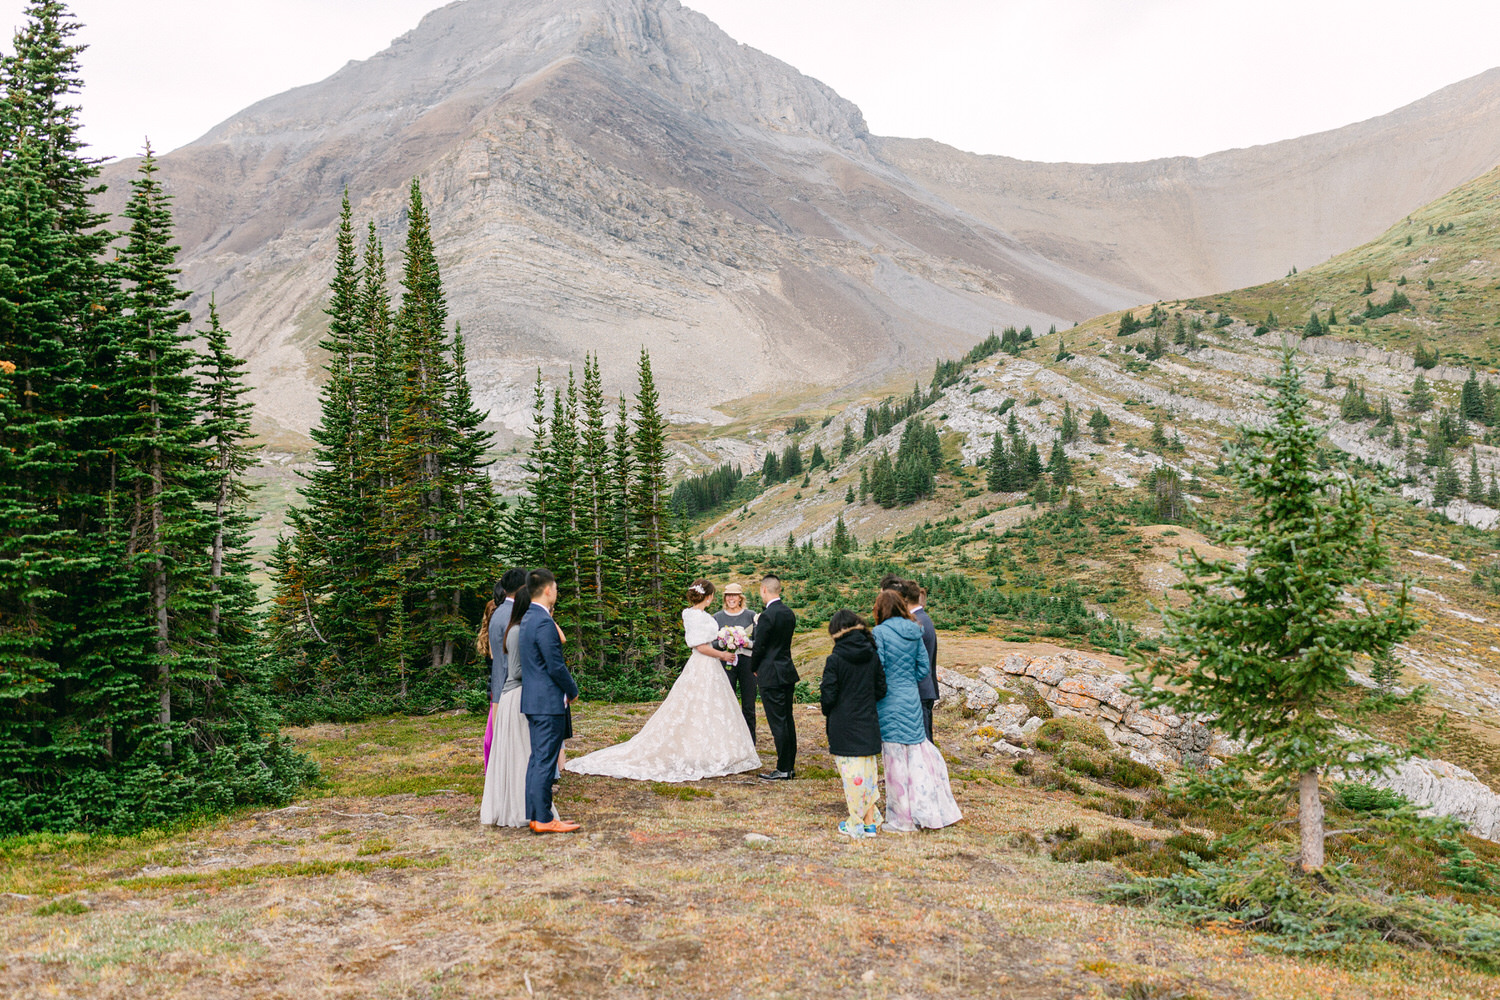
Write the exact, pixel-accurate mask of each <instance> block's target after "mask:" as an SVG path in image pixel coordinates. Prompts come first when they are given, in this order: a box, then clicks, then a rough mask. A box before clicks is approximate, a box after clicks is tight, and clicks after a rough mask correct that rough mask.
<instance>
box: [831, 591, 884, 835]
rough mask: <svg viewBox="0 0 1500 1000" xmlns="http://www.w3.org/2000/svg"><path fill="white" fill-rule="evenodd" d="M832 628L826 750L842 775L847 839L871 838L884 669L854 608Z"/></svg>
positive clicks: (842, 829)
mask: <svg viewBox="0 0 1500 1000" xmlns="http://www.w3.org/2000/svg"><path fill="white" fill-rule="evenodd" d="M828 631H829V633H830V634H831V635H832V636H833V652H831V653H829V654H828V659H827V661H826V662H825V663H824V665H823V683H822V699H821V700H822V705H823V714H824V715H825V716H826V717H827V720H828V752H829V753H831V754H833V759H834V762H835V763H836V764H837V765H838V768H839V775H840V776H841V777H842V778H843V779H844V799H845V801H846V802H848V804H849V818H848V819H846V820H844V821H842V822H841V823H839V827H838V829H839V833H842V834H843V835H844V836H846V837H854V838H860V837H873V836H875V833H876V831H877V830H878V829H879V827H880V810H879V809H878V808H877V806H876V803H877V802H878V801H879V799H880V785H879V766H880V750H881V746H880V718H879V716H878V715H877V714H876V712H875V703H876V702H878V701H879V700H880V699H881V698H884V697H885V671H884V670H883V669H881V666H880V657H879V655H878V654H877V653H876V651H875V640H874V639H872V638H870V629H869V627H868V626H867V625H865V623H864V622H863V621H861V620H860V617H859V616H858V615H856V614H855V613H854V612H853V611H849V610H847V609H846V610H843V611H838V612H835V613H834V616H833V617H832V618H831V619H829V622H828Z"/></svg>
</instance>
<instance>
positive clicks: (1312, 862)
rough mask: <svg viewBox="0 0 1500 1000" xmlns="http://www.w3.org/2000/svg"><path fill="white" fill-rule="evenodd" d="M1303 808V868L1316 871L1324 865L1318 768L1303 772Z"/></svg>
mask: <svg viewBox="0 0 1500 1000" xmlns="http://www.w3.org/2000/svg"><path fill="white" fill-rule="evenodd" d="M1298 793H1299V797H1300V799H1301V808H1300V809H1299V810H1298V819H1299V821H1300V823H1301V827H1302V830H1301V832H1302V853H1301V862H1302V870H1303V871H1305V872H1315V871H1317V870H1318V869H1320V868H1322V867H1323V799H1322V797H1321V796H1319V794H1318V769H1317V768H1315V767H1314V768H1309V769H1308V770H1306V771H1303V772H1302V780H1301V782H1300V783H1299V785H1298Z"/></svg>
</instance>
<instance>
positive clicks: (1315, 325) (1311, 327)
mask: <svg viewBox="0 0 1500 1000" xmlns="http://www.w3.org/2000/svg"><path fill="white" fill-rule="evenodd" d="M1323 333H1324V330H1323V324H1322V322H1320V321H1319V319H1318V311H1317V310H1316V309H1314V310H1313V311H1312V315H1310V316H1308V317H1307V323H1306V325H1305V326H1303V327H1302V336H1304V337H1321V336H1323Z"/></svg>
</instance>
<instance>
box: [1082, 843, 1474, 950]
mask: <svg viewBox="0 0 1500 1000" xmlns="http://www.w3.org/2000/svg"><path fill="white" fill-rule="evenodd" d="M1186 860H1187V861H1188V864H1189V870H1188V871H1186V872H1179V873H1176V874H1173V875H1169V876H1165V877H1147V878H1140V879H1136V880H1134V881H1131V882H1126V883H1121V884H1117V885H1112V886H1110V887H1109V888H1108V889H1107V890H1105V894H1104V895H1105V898H1106V899H1109V900H1112V901H1114V902H1119V903H1127V904H1134V905H1149V906H1154V907H1157V908H1158V909H1161V910H1163V911H1165V912H1166V913H1168V914H1170V915H1172V916H1174V917H1176V918H1178V919H1180V920H1183V921H1185V922H1187V923H1190V924H1194V925H1203V924H1228V925H1233V926H1239V927H1243V928H1245V929H1246V930H1249V931H1250V932H1252V933H1254V934H1256V936H1257V941H1258V943H1260V944H1262V945H1263V946H1266V947H1270V948H1274V949H1277V950H1280V951H1286V952H1292V953H1320V952H1340V953H1342V954H1344V955H1347V954H1348V953H1349V952H1350V951H1352V950H1357V949H1360V948H1362V947H1365V946H1368V945H1371V944H1375V943H1377V942H1381V941H1389V942H1395V943H1400V944H1405V945H1408V946H1414V947H1419V948H1427V949H1431V950H1433V951H1437V952H1439V953H1441V954H1443V955H1446V956H1449V957H1451V958H1458V959H1463V960H1467V961H1468V962H1470V963H1471V964H1473V965H1474V966H1476V967H1478V968H1480V969H1483V970H1485V971H1495V970H1497V969H1500V959H1497V955H1500V917H1497V916H1496V915H1495V914H1493V913H1490V912H1487V911H1485V910H1483V909H1480V908H1477V907H1473V906H1468V905H1464V904H1460V903H1450V902H1444V901H1440V900H1437V899H1433V898H1432V897H1430V896H1425V895H1422V894H1420V893H1412V892H1399V891H1398V892H1387V891H1385V890H1384V889H1382V888H1380V887H1378V886H1377V885H1375V884H1374V883H1372V882H1369V881H1366V880H1364V879H1362V878H1360V877H1359V876H1358V875H1357V874H1355V872H1354V871H1353V868H1352V865H1350V864H1349V863H1347V862H1346V863H1344V864H1339V865H1330V866H1328V867H1325V868H1324V869H1322V870H1321V871H1320V872H1316V873H1313V874H1304V873H1302V872H1301V871H1300V870H1298V869H1297V867H1296V866H1295V864H1294V863H1293V861H1292V859H1291V858H1289V857H1285V856H1282V855H1281V854H1280V853H1279V852H1278V851H1277V850H1276V849H1274V848H1270V849H1261V850H1259V851H1256V852H1254V853H1251V854H1248V855H1245V856H1244V857H1240V858H1236V859H1233V860H1230V861H1227V862H1222V863H1221V862H1215V861H1206V860H1203V859H1202V858H1199V857H1195V856H1193V855H1191V854H1189V855H1188V856H1187V859H1186Z"/></svg>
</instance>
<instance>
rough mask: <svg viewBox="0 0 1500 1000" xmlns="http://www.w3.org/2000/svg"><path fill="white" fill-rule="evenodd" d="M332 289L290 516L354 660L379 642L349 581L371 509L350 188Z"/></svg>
mask: <svg viewBox="0 0 1500 1000" xmlns="http://www.w3.org/2000/svg"><path fill="white" fill-rule="evenodd" d="M329 292H330V301H329V306H328V308H327V310H326V312H327V315H328V318H329V324H328V335H327V336H326V337H325V338H323V340H322V341H321V342H320V343H319V346H320V347H321V348H322V349H323V350H324V351H326V352H327V353H328V355H329V361H328V364H327V365H326V366H325V368H324V370H325V372H326V373H327V378H326V380H325V381H324V383H323V387H322V389H321V391H320V393H319V403H320V405H321V417H320V420H319V422H318V424H317V425H316V426H315V427H313V428H312V429H311V431H309V436H310V437H311V438H312V440H313V450H312V455H311V457H312V463H313V469H312V472H311V473H308V474H307V477H306V478H307V484H306V485H305V486H304V487H303V488H302V490H301V493H302V500H303V504H302V506H301V507H300V508H293V509H292V510H291V511H290V512H289V514H288V519H289V521H290V522H291V524H292V526H293V527H294V529H295V530H296V531H297V533H298V535H299V537H300V538H301V539H302V540H303V544H304V545H305V546H306V547H307V548H308V549H309V550H311V551H312V553H313V554H312V555H311V558H310V559H308V560H307V562H306V563H305V564H304V565H305V567H306V569H307V570H308V571H311V573H312V574H313V576H312V578H311V579H310V580H308V581H307V586H308V588H309V590H310V592H311V593H313V594H316V595H318V598H319V600H318V606H319V609H320V612H321V614H320V618H321V629H320V632H321V633H322V634H323V635H325V636H327V637H329V641H330V642H331V643H332V645H333V648H334V649H337V650H339V651H340V653H341V655H345V656H348V657H349V658H350V659H353V658H354V657H356V656H357V655H358V654H357V652H356V651H358V650H363V649H371V648H373V647H374V646H375V643H376V636H375V634H374V631H373V629H371V628H369V624H370V623H369V622H368V620H367V608H368V605H367V604H366V597H367V595H366V594H365V593H364V592H363V591H362V589H361V588H359V587H357V586H348V585H347V583H349V582H351V581H354V580H357V579H359V578H360V577H362V576H363V574H362V572H361V570H362V568H363V561H362V560H361V558H360V556H361V555H362V553H361V552H360V548H361V537H362V535H363V531H362V528H363V527H364V526H365V525H367V524H368V523H369V522H370V519H369V512H368V511H367V510H364V509H362V504H360V503H359V502H358V499H359V498H362V497H363V496H364V494H365V490H366V485H367V484H366V483H365V482H364V481H363V472H364V470H363V468H362V456H363V455H364V454H366V452H365V450H364V449H363V448H362V447H361V440H360V432H361V431H363V430H364V429H365V426H364V425H365V421H364V420H363V419H362V416H361V413H360V408H359V398H358V397H359V393H358V385H359V381H360V379H359V374H360V372H359V370H358V365H359V358H360V349H359V334H360V329H361V317H360V314H359V313H360V274H359V258H358V257H357V255H356V253H355V246H354V226H353V214H352V210H351V208H350V205H349V193H348V192H347V191H345V192H344V197H343V203H342V205H341V207H340V213H339V229H338V237H337V241H336V251H335V257H334V277H333V281H332V283H331V285H330V287H329ZM346 662H347V661H346Z"/></svg>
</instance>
